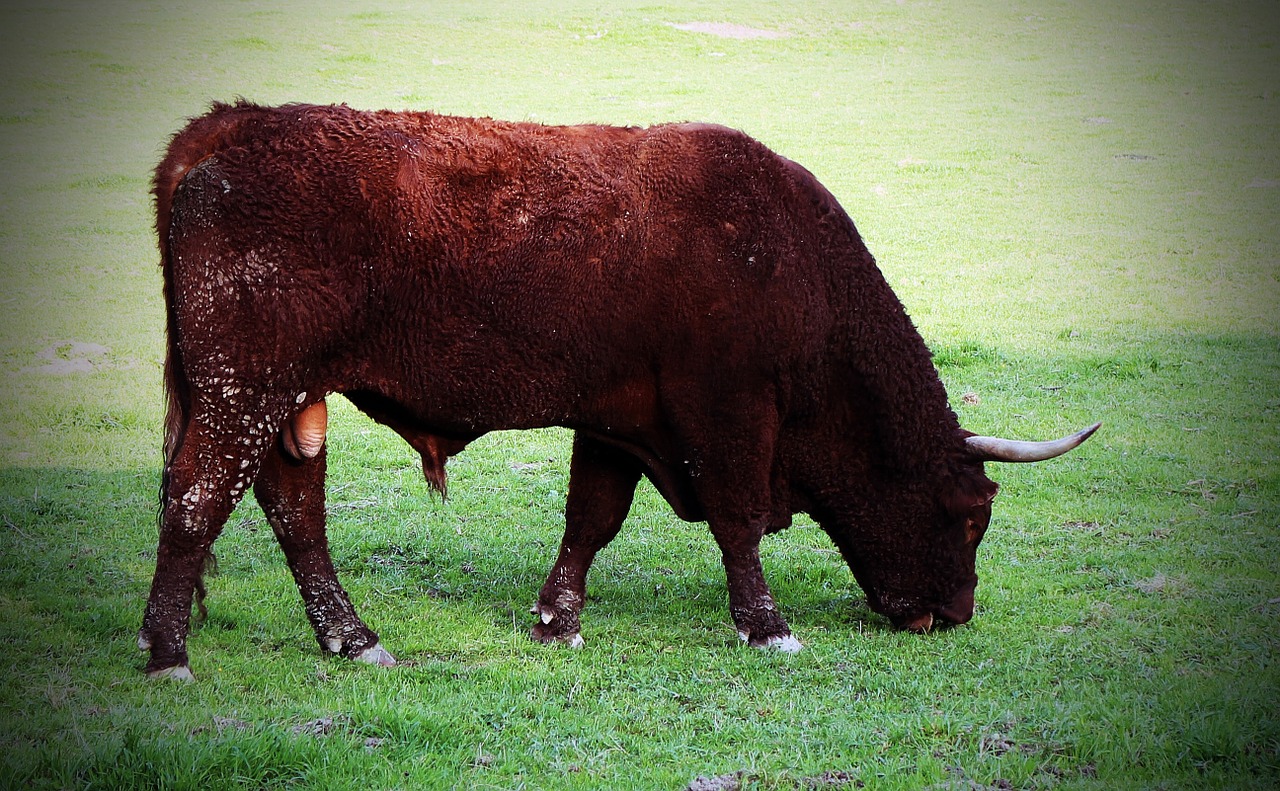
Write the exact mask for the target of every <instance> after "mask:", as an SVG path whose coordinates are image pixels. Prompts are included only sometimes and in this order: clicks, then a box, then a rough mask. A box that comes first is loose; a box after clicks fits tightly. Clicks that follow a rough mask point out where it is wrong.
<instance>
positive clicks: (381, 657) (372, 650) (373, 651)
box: [351, 643, 396, 667]
mask: <svg viewBox="0 0 1280 791" xmlns="http://www.w3.org/2000/svg"><path fill="white" fill-rule="evenodd" d="M351 658H352V659H354V660H355V661H357V662H363V663H365V664H366V665H377V666H378V667H395V665H396V658H395V657H394V656H392V655H391V652H390V651H388V650H387V649H385V648H383V647H382V644H381V643H374V644H373V645H372V646H370V647H369V648H366V649H364V650H363V651H361V652H360V653H358V654H356V655H355V656H353V657H351Z"/></svg>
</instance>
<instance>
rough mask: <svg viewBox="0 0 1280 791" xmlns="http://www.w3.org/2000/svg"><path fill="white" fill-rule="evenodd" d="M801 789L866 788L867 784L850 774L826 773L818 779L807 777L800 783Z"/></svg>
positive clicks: (817, 777)
mask: <svg viewBox="0 0 1280 791" xmlns="http://www.w3.org/2000/svg"><path fill="white" fill-rule="evenodd" d="M800 787H801V788H844V787H849V788H865V787H866V783H864V782H862V781H861V780H858V779H857V778H855V777H853V776H852V775H850V774H849V773H848V772H838V771H830V770H828V771H826V772H823V773H822V774H820V775H818V776H816V777H806V778H804V779H803V780H801V781H800Z"/></svg>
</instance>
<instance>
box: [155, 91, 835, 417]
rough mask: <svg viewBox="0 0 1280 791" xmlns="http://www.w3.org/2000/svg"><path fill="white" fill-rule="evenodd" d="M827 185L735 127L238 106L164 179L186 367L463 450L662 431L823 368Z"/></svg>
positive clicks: (195, 137) (177, 152) (196, 129)
mask: <svg viewBox="0 0 1280 791" xmlns="http://www.w3.org/2000/svg"><path fill="white" fill-rule="evenodd" d="M178 174H181V175H178ZM166 178H169V179H173V180H174V181H175V182H176V186H175V188H174V190H173V192H172V195H171V206H166V205H164V204H165V202H166V200H168V197H169V196H167V195H166V194H165V192H164V189H163V185H164V183H165V179H166ZM811 181H812V177H810V176H808V174H807V173H804V172H803V171H802V170H800V169H799V168H796V167H794V166H792V165H791V164H790V163H788V162H787V161H786V160H784V159H782V158H781V157H778V156H777V155H775V154H773V153H772V152H770V151H769V150H768V149H766V148H765V147H764V146H762V145H760V144H759V143H757V142H755V141H753V140H751V139H750V138H749V137H747V136H745V135H743V134H741V133H738V132H734V131H732V130H727V129H724V128H720V127H711V126H702V125H670V126H659V127H653V128H650V129H631V128H626V129H624V128H615V127H596V126H591V127H546V126H539V125H534V124H511V123H502V122H497V121H492V120H489V119H468V118H452V117H447V116H437V115H434V114H429V113H388V112H378V113H367V112H359V111H355V110H351V109H349V108H345V107H308V106H294V107H283V108H258V107H253V106H248V105H242V106H236V107H218V108H215V110H214V111H213V112H212V113H211V114H210V115H208V116H205V117H204V118H201V119H197V120H196V121H195V122H193V123H192V125H191V126H189V127H188V128H187V129H186V130H184V131H183V132H181V133H179V135H178V136H177V137H176V138H175V140H174V142H173V144H172V146H171V148H170V156H169V158H168V159H166V161H165V163H162V165H161V168H160V171H159V175H158V177H157V197H158V202H159V203H160V204H161V205H160V206H159V209H160V211H159V216H160V218H161V220H160V223H161V226H162V236H164V237H166V238H162V245H164V244H166V243H167V245H168V248H169V249H168V251H167V253H168V255H167V260H168V266H169V267H170V270H171V271H170V277H171V280H172V302H173V304H172V306H171V307H172V311H173V313H172V321H173V326H174V327H175V328H176V334H177V336H178V337H177V340H178V343H177V349H176V351H177V352H178V353H180V354H181V355H182V356H183V365H184V368H185V370H186V371H187V374H188V376H189V377H190V378H191V380H192V381H193V382H195V383H196V384H197V386H198V385H199V383H200V380H201V379H203V380H205V381H206V382H207V381H208V380H210V379H224V378H226V377H227V376H228V374H227V370H226V369H227V368H228V367H234V368H236V369H237V372H236V373H234V374H231V376H232V377H234V378H237V379H244V380H245V381H246V382H248V381H252V382H255V383H260V382H262V381H273V382H274V381H282V382H285V384H283V385H282V386H285V387H287V388H292V389H297V390H299V391H301V390H307V391H309V392H311V393H313V394H314V393H317V392H335V391H336V392H348V391H370V392H374V393H377V394H378V395H380V396H382V397H384V398H387V399H390V400H391V401H393V402H395V403H396V404H398V405H399V406H400V407H402V408H403V409H405V410H406V411H407V412H409V413H411V414H412V415H413V416H414V418H415V420H416V421H417V422H420V423H421V424H423V425H424V426H429V427H430V428H432V429H433V430H438V431H441V432H443V433H455V434H459V435H468V434H478V433H483V432H484V431H487V430H491V429H497V428H523V427H530V426H535V425H553V424H561V425H572V426H575V427H597V426H596V424H597V423H602V421H603V422H613V423H620V424H622V425H618V426H616V427H615V426H605V425H603V424H602V425H600V426H598V427H599V428H606V429H614V428H617V429H621V430H624V431H625V424H627V423H628V422H630V423H634V424H636V429H637V430H641V429H642V428H643V425H644V424H647V423H652V422H653V421H656V420H660V419H662V417H661V415H660V414H659V412H660V411H661V409H662V406H661V403H660V402H661V401H662V398H663V396H662V391H663V390H664V388H668V385H670V386H672V387H675V388H676V389H680V390H681V391H682V392H685V391H687V390H688V388H689V387H691V386H696V387H697V388H698V389H700V390H702V391H707V390H710V391H712V392H710V393H708V392H702V393H700V394H699V395H700V396H707V397H712V398H714V397H716V395H717V394H718V392H719V391H734V390H741V389H750V388H753V387H757V386H758V385H759V384H760V383H762V382H768V383H769V386H770V387H772V388H778V387H781V388H782V389H789V382H787V381H785V380H786V378H787V376H788V375H789V372H790V371H791V370H793V369H794V370H800V369H803V368H804V366H803V365H802V364H801V362H800V361H801V360H802V358H803V357H804V356H805V355H806V354H810V353H812V352H813V350H814V349H816V348H820V347H821V346H822V343H823V333H824V331H825V327H826V325H827V324H828V323H829V320H830V319H829V317H828V316H826V315H825V313H824V306H825V295H824V294H823V293H822V290H821V288H820V287H821V285H822V284H823V282H824V280H825V278H824V277H823V276H822V275H821V272H820V267H821V266H822V265H823V264H824V263H827V262H823V261H821V260H820V259H821V257H822V256H821V255H819V254H816V253H815V250H817V249H818V248H819V247H821V246H822V244H821V242H822V241H823V240H822V239H821V238H820V237H821V236H822V233H820V231H823V230H824V228H823V226H822V224H821V219H822V217H821V214H822V212H821V209H822V207H821V206H819V202H818V201H817V200H816V199H815V197H814V196H815V195H816V194H817V192H815V186H814V185H813V184H810V183H807V182H811ZM820 189H821V188H820V187H817V188H816V190H818V191H820ZM166 222H167V223H168V227H167V229H166V228H165V227H164V226H165V224H166ZM166 230H167V233H166ZM826 230H829V229H826ZM231 359H234V361H235V362H234V364H233V363H229V362H228V360H231ZM286 371H287V372H288V373H285V372H286ZM708 371H711V372H714V374H715V375H714V376H711V377H708V376H707V373H708Z"/></svg>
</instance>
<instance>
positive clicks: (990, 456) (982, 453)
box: [964, 423, 1102, 461]
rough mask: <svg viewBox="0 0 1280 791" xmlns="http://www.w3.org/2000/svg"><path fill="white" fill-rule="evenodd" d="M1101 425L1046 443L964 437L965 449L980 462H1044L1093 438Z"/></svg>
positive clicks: (1095, 424)
mask: <svg viewBox="0 0 1280 791" xmlns="http://www.w3.org/2000/svg"><path fill="white" fill-rule="evenodd" d="M1101 425H1102V424H1101V423H1094V424H1093V425H1092V426H1089V427H1088V428H1086V429H1083V430H1081V431H1077V432H1076V433H1074V434H1072V435H1070V436H1067V437H1063V438H1062V439H1053V440H1049V441H1047V442H1024V441H1022V440H1016V439H1000V438H999V437H966V438H965V440H964V444H965V447H967V448H968V449H969V452H970V453H972V454H973V456H974V458H977V459H979V460H981V461H1044V460H1045V459H1052V458H1055V457H1057V456H1061V455H1062V454H1064V453H1066V452H1067V451H1069V450H1071V449H1072V448H1074V447H1076V446H1077V445H1079V444H1080V443H1081V442H1084V441H1085V440H1086V439H1088V438H1089V437H1091V436H1093V432H1095V431H1097V430H1098V427H1099V426H1101Z"/></svg>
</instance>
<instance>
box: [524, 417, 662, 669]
mask: <svg viewBox="0 0 1280 791" xmlns="http://www.w3.org/2000/svg"><path fill="white" fill-rule="evenodd" d="M640 475H641V467H640V463H639V462H638V461H637V460H636V459H635V458H634V457H632V456H631V455H630V454H628V453H626V452H625V451H622V450H619V449H617V448H615V447H612V446H610V445H606V444H603V443H601V442H598V441H596V440H593V439H590V438H587V437H584V436H583V435H582V434H576V435H575V436H574V440H573V458H572V461H571V462H570V464H569V494H568V496H567V497H566V500H565V531H564V539H563V540H562V541H561V542H560V554H559V556H558V557H557V558H556V563H555V565H554V566H553V567H552V568H551V573H550V574H549V575H548V576H547V581H546V583H545V584H544V585H543V586H542V590H541V592H540V593H539V594H538V603H537V604H535V605H534V607H533V614H534V615H537V616H538V618H539V622H538V623H536V624H534V627H533V638H534V639H535V640H539V641H541V642H544V643H551V642H562V643H567V644H568V645H571V646H574V647H579V646H581V645H582V644H583V640H582V634H581V624H580V622H579V613H580V612H581V611H582V605H583V602H584V601H585V600H586V594H587V571H588V570H589V569H590V568H591V562H592V561H593V560H594V559H595V556H596V553H597V552H599V551H600V550H601V549H602V548H604V546H605V545H607V544H608V543H609V542H610V541H612V540H613V537H614V536H616V535H617V534H618V530H619V529H620V528H621V527H622V522H623V521H624V520H625V519H626V518H627V512H628V511H629V510H630V509H631V501H632V498H633V497H634V496H635V491H636V484H637V483H638V482H639V481H640Z"/></svg>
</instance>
